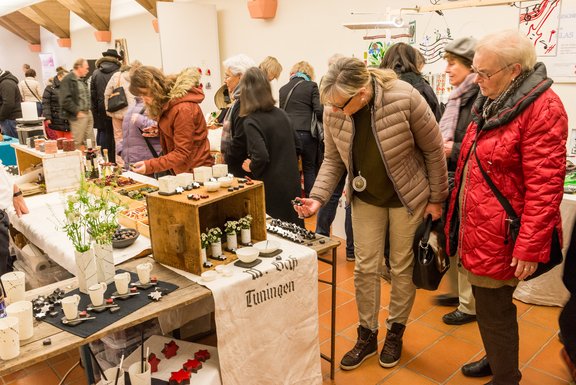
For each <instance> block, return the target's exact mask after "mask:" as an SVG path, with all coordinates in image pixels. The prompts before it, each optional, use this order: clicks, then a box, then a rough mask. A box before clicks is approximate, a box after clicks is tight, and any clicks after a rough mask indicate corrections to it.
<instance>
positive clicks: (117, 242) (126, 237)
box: [112, 228, 140, 249]
mask: <svg viewBox="0 0 576 385" xmlns="http://www.w3.org/2000/svg"><path fill="white" fill-rule="evenodd" d="M139 236H140V233H139V232H138V230H136V229H128V228H126V229H118V230H116V232H115V233H114V235H113V236H112V247H113V248H115V249H123V248H125V247H128V246H130V245H131V244H133V243H134V242H136V239H138V237H139Z"/></svg>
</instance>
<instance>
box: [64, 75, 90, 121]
mask: <svg viewBox="0 0 576 385" xmlns="http://www.w3.org/2000/svg"><path fill="white" fill-rule="evenodd" d="M85 81H86V80H85V79H79V78H78V77H77V76H76V74H74V72H70V73H69V74H68V75H66V76H64V78H63V79H62V81H61V82H60V93H59V95H58V100H59V102H60V116H61V117H62V119H69V120H76V115H78V112H79V111H80V108H79V107H78V101H79V100H80V91H79V89H78V82H85Z"/></svg>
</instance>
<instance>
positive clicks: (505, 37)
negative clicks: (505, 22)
mask: <svg viewBox="0 0 576 385" xmlns="http://www.w3.org/2000/svg"><path fill="white" fill-rule="evenodd" d="M486 51H488V52H492V53H493V54H495V55H496V56H497V57H498V58H499V59H500V62H501V63H500V64H501V65H510V64H514V63H519V64H520V65H521V66H522V72H525V71H530V70H532V69H533V68H534V65H535V64H536V49H534V43H532V41H531V40H530V39H528V38H527V37H526V36H525V35H524V34H522V33H520V32H518V31H514V30H505V31H500V32H496V33H492V34H490V35H487V36H484V37H483V38H481V39H480V40H478V43H477V44H476V52H486Z"/></svg>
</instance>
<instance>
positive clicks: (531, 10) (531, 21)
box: [518, 0, 561, 56]
mask: <svg viewBox="0 0 576 385" xmlns="http://www.w3.org/2000/svg"><path fill="white" fill-rule="evenodd" d="M524 4H530V5H526V6H525V5H524ZM560 4H561V1H560V0H541V1H538V2H536V3H525V2H524V3H522V6H521V7H520V20H519V24H518V30H519V31H520V32H522V33H524V34H525V35H526V36H528V38H529V39H530V40H532V42H533V43H534V48H536V54H537V55H538V56H556V51H557V49H558V29H559V27H560Z"/></svg>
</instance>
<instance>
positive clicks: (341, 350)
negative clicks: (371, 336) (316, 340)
mask: <svg viewBox="0 0 576 385" xmlns="http://www.w3.org/2000/svg"><path fill="white" fill-rule="evenodd" d="M355 343H356V338H354V340H349V339H347V338H344V337H342V336H336V353H335V354H334V355H335V357H336V364H337V365H338V364H340V360H341V359H342V357H344V354H346V352H348V351H349V350H350V349H352V348H353V347H354V344H355ZM320 352H321V353H323V354H326V355H330V341H324V342H323V343H322V344H320Z"/></svg>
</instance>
